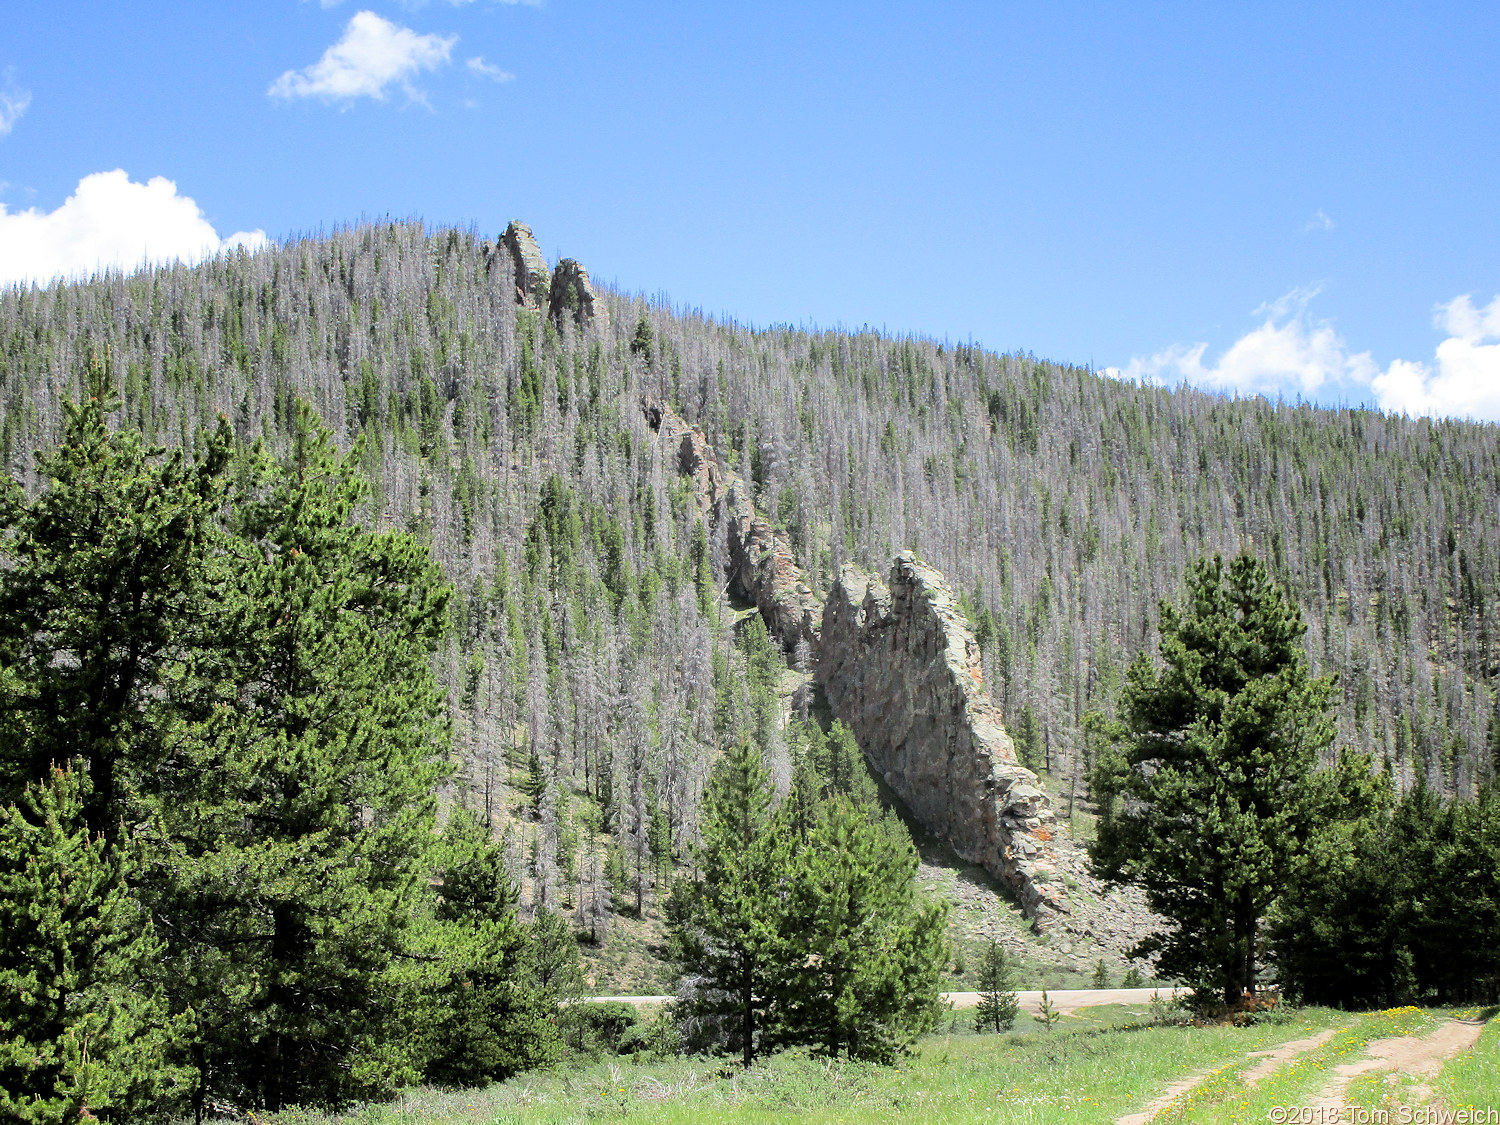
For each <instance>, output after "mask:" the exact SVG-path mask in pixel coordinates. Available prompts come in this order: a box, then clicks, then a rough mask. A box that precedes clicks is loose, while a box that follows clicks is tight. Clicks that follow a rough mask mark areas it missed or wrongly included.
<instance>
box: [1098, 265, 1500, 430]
mask: <svg viewBox="0 0 1500 1125" xmlns="http://www.w3.org/2000/svg"><path fill="white" fill-rule="evenodd" d="M1317 294H1318V289H1317V288H1309V289H1294V290H1292V291H1291V292H1290V293H1288V294H1286V295H1285V296H1283V297H1280V298H1278V299H1277V300H1275V301H1268V302H1267V303H1266V304H1264V305H1262V306H1261V307H1260V308H1258V309H1256V310H1255V312H1254V313H1253V314H1252V315H1254V316H1260V317H1264V318H1265V319H1264V320H1263V322H1262V323H1261V324H1260V326H1259V327H1257V328H1254V329H1252V330H1251V331H1249V332H1247V333H1246V334H1245V335H1243V336H1241V337H1240V338H1239V339H1238V340H1236V341H1235V342H1234V343H1233V344H1231V345H1230V346H1229V348H1228V349H1227V350H1226V351H1225V352H1224V353H1223V354H1222V355H1220V356H1219V357H1218V358H1217V359H1215V360H1214V361H1213V362H1205V356H1206V355H1207V353H1208V345H1207V344H1203V343H1199V344H1174V345H1172V346H1171V347H1169V348H1164V349H1163V350H1161V351H1159V352H1157V353H1155V354H1154V355H1150V356H1145V357H1137V358H1135V359H1132V360H1131V361H1130V363H1128V364H1127V365H1126V366H1125V367H1123V368H1120V367H1109V368H1105V370H1104V373H1105V374H1106V375H1110V376H1113V377H1114V378H1117V379H1131V380H1134V381H1136V382H1143V383H1158V384H1163V385H1177V384H1179V383H1187V384H1189V385H1191V386H1195V387H1201V388H1204V389H1206V390H1213V391H1224V392H1235V393H1242V394H1263V395H1266V396H1267V397H1271V398H1275V397H1279V396H1284V395H1294V394H1301V395H1303V396H1305V397H1314V396H1317V397H1321V398H1323V399H1324V400H1327V399H1328V398H1330V397H1339V398H1343V399H1345V400H1348V401H1356V402H1358V401H1367V402H1373V403H1375V404H1376V405H1378V406H1379V407H1380V408H1381V409H1382V410H1386V411H1390V412H1392V413H1405V414H1428V415H1433V416H1442V417H1458V418H1474V419H1479V420H1483V421H1500V296H1496V297H1495V299H1494V300H1492V301H1491V302H1490V303H1489V304H1488V305H1487V306H1485V307H1483V308H1480V307H1477V306H1475V304H1474V302H1473V299H1472V297H1471V296H1469V295H1465V296H1462V297H1455V298H1454V299H1453V300H1451V301H1449V302H1447V303H1446V304H1443V305H1439V306H1438V308H1437V311H1436V314H1435V316H1434V323H1435V325H1436V326H1437V327H1438V328H1439V329H1440V330H1442V331H1443V332H1445V333H1447V338H1446V339H1444V340H1443V341H1442V343H1440V344H1439V345H1438V346H1437V350H1436V352H1435V354H1434V356H1433V359H1432V360H1431V362H1422V361H1414V360H1406V359H1397V360H1394V361H1393V362H1392V363H1391V364H1390V365H1389V366H1388V367H1386V368H1385V369H1384V370H1382V369H1381V368H1380V367H1379V365H1377V364H1376V363H1375V361H1374V360H1373V359H1372V358H1371V356H1370V353H1369V352H1351V351H1350V350H1349V347H1348V345H1347V344H1346V343H1345V341H1344V339H1343V338H1342V337H1341V336H1340V335H1339V334H1338V333H1337V332H1336V331H1335V330H1334V328H1333V326H1332V325H1331V324H1329V323H1328V322H1326V321H1318V320H1315V319H1313V317H1312V316H1311V315H1310V314H1309V311H1308V305H1309V303H1310V302H1311V301H1312V299H1313V298H1314V297H1316V296H1317ZM1320 392H1321V393H1320Z"/></svg>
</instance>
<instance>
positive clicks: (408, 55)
mask: <svg viewBox="0 0 1500 1125" xmlns="http://www.w3.org/2000/svg"><path fill="white" fill-rule="evenodd" d="M457 42H458V36H456V35H448V36H443V35H418V34H417V33H416V32H415V31H412V30H411V29H410V28H408V27H401V26H400V25H398V24H394V23H391V22H390V21H389V20H384V19H381V18H380V17H379V16H377V15H376V14H375V13H374V12H356V13H355V14H354V16H353V17H352V18H351V19H350V20H349V24H348V26H347V27H345V28H344V34H343V36H342V37H341V38H340V39H339V41H338V42H337V43H335V44H334V45H333V46H332V47H329V48H328V50H326V51H324V52H323V57H322V58H320V59H319V60H318V61H317V62H315V63H313V64H312V65H311V66H308V67H303V68H302V69H301V70H289V71H287V72H286V73H285V74H283V75H282V76H281V77H280V78H278V79H276V81H275V82H273V83H271V88H270V89H269V90H268V91H267V93H268V94H270V95H271V96H272V97H273V98H322V99H324V100H325V101H350V100H352V99H354V98H376V99H384V98H385V91H386V87H387V86H389V85H390V84H391V83H393V82H396V83H400V85H401V88H402V89H403V90H404V91H405V92H406V95H407V97H409V98H411V99H412V100H414V101H420V100H421V93H420V92H419V91H418V90H417V89H416V88H415V87H414V86H413V85H412V84H411V79H412V78H413V77H414V76H415V75H417V74H419V73H420V72H422V71H424V70H436V69H437V68H438V67H440V66H444V65H446V64H447V63H448V61H449V59H450V57H451V54H452V51H453V45H454V44H455V43H457Z"/></svg>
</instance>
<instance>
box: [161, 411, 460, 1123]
mask: <svg viewBox="0 0 1500 1125" xmlns="http://www.w3.org/2000/svg"><path fill="white" fill-rule="evenodd" d="M358 458H359V451H358V450H355V451H353V452H351V453H350V454H347V455H340V454H339V453H338V451H337V450H336V449H335V448H334V445H333V441H332V437H331V435H330V434H329V432H328V431H327V430H326V429H325V428H324V427H322V426H321V425H320V424H319V423H318V422H317V420H316V419H315V418H314V417H313V415H312V413H311V411H310V410H309V408H308V407H307V405H306V404H305V403H298V404H297V405H296V418H295V430H294V433H293V435H292V441H291V447H290V449H289V450H288V452H287V454H286V456H285V457H284V458H283V459H282V460H280V461H271V460H269V459H267V458H265V457H264V456H261V455H258V454H257V453H255V452H254V451H251V452H248V453H247V454H246V455H245V456H244V458H243V459H242V461H241V463H240V464H239V465H238V466H237V477H238V479H237V495H236V496H235V497H234V504H233V508H232V510H231V512H230V515H229V518H228V520H227V528H226V536H225V540H224V550H225V551H226V552H227V553H228V555H229V565H228V567H227V569H228V578H227V580H226V582H225V584H224V586H223V593H222V598H221V601H220V603H219V604H218V605H216V606H215V607H213V609H212V613H213V616H214V620H215V622H216V625H217V628H218V631H219V633H220V634H221V636H222V637H223V638H224V644H223V645H222V647H220V648H219V649H218V650H216V651H212V652H209V653H199V654H196V657H195V663H194V664H193V666H192V668H191V669H190V670H189V671H191V672H192V673H193V674H195V675H196V676H197V677H199V678H200V679H201V680H202V681H203V682H202V684H201V685H200V686H199V688H198V689H197V693H196V695H195V698H194V705H193V706H192V707H191V708H187V709H185V713H184V714H182V715H181V719H182V723H183V729H182V732H181V737H180V738H179V739H178V740H177V743H176V748H175V753H174V755H173V756H172V758H171V759H170V760H169V761H168V763H167V768H166V769H164V770H163V771H162V773H161V776H160V777H159V779H158V781H157V786H158V788H157V794H156V796H157V807H156V814H157V815H156V820H155V823H156V825H157V826H158V827H157V832H158V833H159V838H158V839H155V840H153V841H152V842H153V845H154V847H153V855H154V857H155V858H156V859H157V860H158V862H157V863H155V864H154V865H153V867H152V869H150V870H149V871H148V872H147V875H148V884H149V886H148V890H151V891H154V893H155V896H156V897H155V900H154V906H155V908H156V909H157V910H158V911H159V912H160V913H161V914H163V915H164V916H167V917H169V918H171V919H172V922H173V925H172V935H173V937H172V955H173V960H174V968H175V972H174V974H173V979H174V981H175V982H176V983H175V984H174V998H175V1000H176V1001H177V1003H178V1004H179V1005H180V1006H181V1007H182V1008H184V1009H188V1008H190V1009H191V1010H192V1011H193V1013H194V1015H195V1018H196V1021H197V1028H196V1037H195V1048H196V1060H195V1061H196V1062H197V1063H198V1065H199V1068H200V1073H201V1082H202V1087H201V1089H202V1091H203V1092H206V1093H209V1094H212V1095H214V1096H217V1097H220V1098H223V1099H226V1100H229V1101H231V1102H233V1103H235V1104H239V1105H244V1106H247V1107H252V1108H261V1107H264V1108H266V1109H272V1110H274V1109H279V1108H281V1107H283V1106H286V1105H291V1104H299V1103H316V1104H328V1105H337V1104H342V1103H344V1102H346V1101H349V1100H351V1099H354V1098H359V1097H371V1096H383V1095H387V1094H389V1093H391V1092H393V1091H394V1090H396V1089H399V1088H400V1087H401V1086H402V1085H404V1084H407V1083H409V1082H412V1081H415V1080H416V1079H417V1078H418V1077H419V1076H420V1074H421V1070H422V1064H423V1059H422V1057H421V1053H420V1037H419V1036H415V1035H413V1034H411V1030H412V1029H411V1022H410V1021H411V1019H412V1016H413V1012H414V1008H415V1005H414V1002H413V997H412V996H410V995H408V994H407V992H406V991H405V985H406V984H407V983H408V982H409V980H410V976H409V974H407V973H406V972H405V971H404V967H405V962H406V958H407V954H408V950H409V948H410V946H411V944H412V942H413V941H414V940H415V936H414V931H413V922H414V919H415V918H416V916H417V914H418V912H419V908H420V904H421V901H422V899H423V897H424V896H425V895H426V894H427V893H428V890H427V875H428V872H429V871H430V869H431V849H432V846H433V827H434V809H435V796H434V793H435V787H436V783H437V781H438V779H439V778H440V776H441V775H442V770H443V767H442V764H441V763H442V756H443V754H444V752H445V750H446V748H447V725H446V705H445V700H444V698H443V696H442V694H441V693H440V692H439V690H438V689H437V686H436V682H435V680H434V677H433V673H432V666H431V658H432V654H433V652H434V650H435V648H436V646H437V644H438V641H439V639H440V638H441V636H442V634H443V630H444V628H445V627H446V623H447V600H448V596H449V590H448V587H447V585H446V583H444V582H443V581H442V580H441V577H440V575H439V574H438V572H437V570H436V568H435V567H434V566H433V564H432V562H431V560H430V559H429V557H428V554H427V552H426V550H425V549H424V548H423V547H422V546H421V545H420V544H419V543H418V542H417V540H416V539H415V538H414V537H413V536H411V535H407V534H401V533H394V532H372V531H366V530H364V529H362V528H361V527H360V526H359V525H358V523H357V522H356V514H357V510H358V507H359V505H360V504H361V503H362V502H363V501H364V499H365V497H366V496H367V494H368V489H367V486H366V484H365V482H364V480H363V479H362V477H361V475H360V473H359V470H358ZM185 674H186V673H185Z"/></svg>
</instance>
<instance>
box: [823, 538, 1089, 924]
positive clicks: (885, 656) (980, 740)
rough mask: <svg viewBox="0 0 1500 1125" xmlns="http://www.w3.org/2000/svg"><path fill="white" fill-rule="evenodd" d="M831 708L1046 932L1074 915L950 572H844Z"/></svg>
mask: <svg viewBox="0 0 1500 1125" xmlns="http://www.w3.org/2000/svg"><path fill="white" fill-rule="evenodd" d="M821 632H822V638H821V640H822V643H821V649H820V655H819V660H818V680H819V682H820V683H821V684H822V685H823V691H824V693H825V694H826V696H827V697H828V703H829V706H830V707H831V708H832V709H833V713H834V714H835V715H837V716H838V717H839V718H840V719H842V720H843V721H844V722H845V723H846V724H847V725H848V726H849V728H850V729H851V730H852V731H853V732H854V736H855V738H856V739H858V741H859V745H860V748H861V749H862V750H863V751H864V753H865V756H866V757H867V758H868V759H869V761H870V763H871V765H873V766H874V767H875V768H876V769H877V770H878V771H880V772H881V773H882V774H883V775H884V777H885V780H886V783H887V784H888V785H889V786H890V787H891V789H892V790H893V791H894V792H895V793H896V795H897V796H899V797H900V798H901V799H902V801H904V802H905V803H906V806H907V808H909V809H910V810H911V812H912V814H913V815H914V816H915V817H916V818H917V819H918V820H919V821H921V823H922V824H923V825H924V826H926V827H927V828H928V829H929V830H930V831H932V832H933V833H935V834H936V835H938V836H941V837H942V838H943V839H945V840H947V841H948V843H949V844H950V845H951V846H952V848H953V850H954V851H956V852H957V853H958V854H959V855H960V856H961V857H962V858H964V859H966V860H968V861H969V862H970V863H977V864H979V865H980V866H982V867H983V868H984V869H985V870H986V871H988V872H989V873H990V874H991V875H993V876H995V877H996V878H997V879H999V880H1000V881H1002V882H1003V883H1005V884H1006V885H1007V886H1009V887H1010V888H1011V890H1013V891H1014V892H1015V894H1016V896H1017V898H1018V899H1019V900H1020V902H1021V906H1022V909H1023V910H1024V911H1025V912H1026V914H1027V915H1029V916H1030V917H1031V918H1032V919H1033V920H1034V923H1035V925H1036V927H1037V929H1038V930H1046V929H1049V928H1051V926H1052V925H1053V924H1054V923H1055V922H1057V921H1058V919H1059V918H1060V916H1062V915H1065V914H1067V913H1068V912H1069V906H1068V900H1067V896H1066V892H1065V888H1064V884H1063V882H1062V879H1061V877H1060V875H1059V873H1058V865H1057V858H1058V857H1057V851H1056V844H1055V841H1054V836H1055V834H1056V832H1057V823H1056V819H1055V817H1054V816H1053V813H1052V809H1051V807H1050V803H1049V802H1048V800H1047V795H1046V793H1044V792H1043V791H1042V788H1041V786H1040V784H1039V783H1038V779H1037V776H1036V774H1034V773H1032V772H1031V771H1030V770H1028V769H1026V768H1025V767H1024V766H1022V765H1021V764H1020V763H1019V762H1018V761H1017V760H1016V750H1015V745H1014V743H1012V742H1011V739H1010V735H1008V734H1007V733H1006V732H1005V727H1004V725H1003V724H1002V723H1001V721H1000V712H999V709H998V708H997V707H996V706H995V705H994V703H993V702H991V701H990V699H989V697H988V696H987V695H986V694H985V692H984V677H983V670H982V667H981V664H980V657H979V645H978V644H977V643H976V642H975V640H974V635H973V633H971V632H970V630H969V627H968V624H967V622H966V621H965V619H964V616H963V613H962V612H961V611H960V610H959V608H958V602H957V599H956V598H955V597H954V595H953V592H952V591H951V590H950V589H949V588H948V585H947V583H946V582H944V580H943V576H942V575H941V574H940V573H939V572H938V571H936V570H935V569H933V568H932V567H930V566H927V565H926V564H925V563H922V562H921V561H919V560H918V559H917V558H916V556H915V555H913V554H911V553H909V552H908V553H904V554H901V555H899V556H897V558H896V561H895V564H894V565H893V566H892V567H891V573H890V578H889V584H887V583H883V582H881V581H880V580H879V579H877V578H875V577H873V576H871V575H868V574H865V573H863V572H861V571H859V570H857V569H856V568H854V567H845V568H844V569H843V571H842V572H841V573H840V574H839V577H838V580H837V581H836V582H835V583H834V585H833V589H832V590H830V591H829V594H828V600H827V603H826V605H825V606H824V609H823V621H822V630H821Z"/></svg>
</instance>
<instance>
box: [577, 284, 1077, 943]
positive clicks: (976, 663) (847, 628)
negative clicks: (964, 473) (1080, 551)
mask: <svg viewBox="0 0 1500 1125" xmlns="http://www.w3.org/2000/svg"><path fill="white" fill-rule="evenodd" d="M560 270H561V264H559V271H560ZM641 410H642V412H643V413H644V415H645V417H646V421H647V423H648V424H649V425H650V427H651V429H652V430H654V431H655V432H656V433H657V434H659V435H660V436H661V440H662V444H663V452H664V453H666V454H667V455H668V456H671V457H674V458H675V460H676V469H677V472H678V473H679V474H681V475H683V476H686V477H689V478H691V479H692V481H693V491H694V495H695V496H696V498H697V501H698V506H699V510H700V511H702V512H704V513H705V514H709V513H711V514H712V518H713V521H714V531H715V533H716V534H723V535H724V537H725V547H726V551H727V555H728V571H729V573H728V577H729V582H730V587H731V589H733V590H734V591H735V592H736V593H737V594H739V595H740V596H741V597H743V598H745V599H746V600H748V601H751V602H754V603H755V605H756V607H757V608H758V609H759V610H760V613H761V616H762V618H764V620H765V622H766V627H767V629H768V630H769V631H770V633H771V635H772V636H773V637H775V638H776V640H777V641H778V642H779V643H780V644H781V646H782V648H783V649H784V650H785V651H786V652H787V653H788V654H791V653H793V652H794V651H796V648H797V645H798V643H799V642H803V641H805V642H806V644H807V648H808V652H809V655H810V656H811V658H812V660H813V661H814V663H815V665H816V668H817V678H818V682H819V683H821V684H822V685H823V690H824V693H825V695H826V696H827V698H828V703H829V706H830V707H832V709H833V713H834V714H835V715H836V716H837V717H838V718H840V719H842V720H843V721H844V722H845V723H846V724H848V726H849V728H850V729H851V730H852V731H853V732H854V737H855V739H856V740H857V741H858V742H859V745H860V749H861V750H863V751H864V754H865V757H866V758H867V759H869V761H870V763H871V765H872V766H874V767H875V769H877V770H878V771H879V772H880V773H881V774H883V775H884V776H885V780H886V783H887V784H888V785H890V787H891V788H892V789H893V790H894V791H895V793H896V795H897V796H899V797H900V798H901V799H902V800H903V801H904V802H905V803H906V806H907V807H908V808H909V809H910V810H911V811H912V813H913V814H914V815H915V816H916V818H917V819H918V820H919V821H921V822H922V824H923V825H924V826H926V827H927V829H928V830H929V831H931V832H933V833H934V834H935V835H937V836H940V837H942V838H943V839H945V840H947V841H948V843H949V844H950V845H951V846H952V848H953V850H954V851H956V852H957V853H958V854H959V855H960V856H962V857H963V858H964V859H966V860H968V861H969V862H970V863H977V864H979V865H980V866H982V867H983V868H984V869H985V870H986V871H988V872H989V873H990V874H991V875H993V876H995V877H996V878H997V879H1000V880H1001V881H1002V882H1004V883H1005V884H1006V885H1007V886H1009V887H1010V888H1011V889H1012V890H1013V891H1014V892H1015V894H1016V896H1017V898H1018V899H1019V900H1020V902H1021V907H1022V909H1023V910H1024V911H1025V912H1026V914H1027V915H1028V916H1029V917H1030V918H1032V919H1033V921H1034V923H1035V925H1036V927H1037V929H1038V930H1047V929H1050V928H1051V927H1052V926H1053V924H1054V923H1055V922H1056V921H1057V920H1058V919H1059V918H1061V917H1063V916H1065V915H1066V914H1068V912H1069V910H1070V906H1069V903H1068V899H1067V896H1066V893H1065V890H1064V887H1065V884H1064V883H1063V881H1062V877H1061V875H1060V874H1059V870H1058V867H1059V853H1058V843H1059V837H1058V835H1057V833H1058V825H1057V821H1056V818H1055V817H1054V815H1053V813H1052V809H1051V805H1050V802H1049V801H1048V799H1047V794H1046V793H1045V792H1043V790H1042V788H1041V785H1040V784H1039V782H1038V779H1037V776H1036V774H1034V773H1032V772H1031V771H1030V770H1028V769H1026V768H1024V767H1023V766H1021V765H1020V763H1019V762H1018V761H1017V760H1016V749H1015V744H1014V743H1012V742H1011V739H1010V735H1008V734H1007V733H1006V732H1005V726H1004V724H1003V723H1002V722H1001V720H1000V711H999V709H998V708H997V707H996V706H995V705H994V703H993V702H991V701H990V698H989V696H987V695H986V694H985V692H984V675H983V670H982V668H981V664H980V657H979V645H978V643H977V642H976V641H975V640H974V636H973V634H972V633H971V632H970V631H969V627H968V624H967V622H966V621H965V620H964V616H963V614H962V612H961V611H960V610H959V608H958V601H957V599H956V598H955V597H954V595H953V592H952V591H951V590H950V589H949V588H948V586H947V584H946V583H945V582H944V580H943V576H942V575H941V574H940V573H938V571H936V570H934V569H933V568H932V567H930V566H927V565H926V564H925V563H922V562H920V561H918V560H917V558H916V557H915V556H914V555H912V554H909V553H908V554H903V555H900V556H898V557H897V559H896V562H895V565H894V566H892V568H891V574H890V585H889V586H887V585H886V584H885V583H882V582H880V581H879V580H878V579H876V578H874V577H872V576H870V575H867V574H864V573H862V572H861V571H858V570H856V569H855V568H853V567H845V568H844V570H843V572H842V573H841V574H840V575H839V578H838V580H837V581H836V582H835V583H834V585H833V589H832V590H830V591H829V594H828V598H827V600H826V602H825V601H824V599H822V598H820V597H819V596H818V593H817V591H816V590H813V589H812V588H811V587H810V586H809V585H808V584H807V581H806V579H805V578H804V576H803V574H802V572H801V570H800V569H799V568H798V567H797V563H796V558H795V556H794V554H793V552H792V547H791V543H790V542H789V541H788V539H787V537H786V536H785V535H784V534H783V533H781V532H779V531H777V530H776V528H775V527H774V526H773V525H771V524H770V523H768V522H767V521H766V520H765V519H763V518H762V517H761V516H760V515H759V514H758V513H757V512H756V510H755V505H754V503H753V502H752V499H751V494H750V491H749V488H748V487H747V485H746V484H745V482H744V481H743V480H742V479H741V478H740V477H738V476H736V475H735V474H734V473H731V472H729V471H728V470H726V469H724V468H723V467H722V466H721V465H720V464H719V462H718V460H717V458H715V457H714V455H713V450H712V449H711V448H710V446H709V444H708V440H707V438H706V437H705V436H704V434H703V431H702V430H700V429H698V427H697V426H693V425H690V424H689V423H688V422H686V421H685V420H684V419H683V418H681V417H680V416H678V415H677V414H676V413H675V412H674V411H673V410H672V409H671V407H669V406H667V405H666V404H663V403H658V402H655V401H652V400H649V399H648V400H646V401H643V402H642V403H641Z"/></svg>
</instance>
